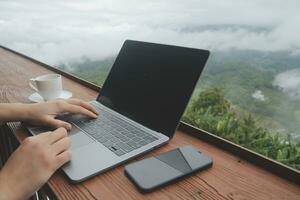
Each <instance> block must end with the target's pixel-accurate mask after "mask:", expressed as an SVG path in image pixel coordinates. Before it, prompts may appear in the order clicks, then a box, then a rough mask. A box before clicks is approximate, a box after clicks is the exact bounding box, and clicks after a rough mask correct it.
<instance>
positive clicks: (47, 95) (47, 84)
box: [29, 74, 63, 101]
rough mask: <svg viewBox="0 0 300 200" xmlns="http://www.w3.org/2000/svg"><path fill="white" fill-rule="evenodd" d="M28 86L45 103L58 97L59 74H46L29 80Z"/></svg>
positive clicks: (60, 83)
mask: <svg viewBox="0 0 300 200" xmlns="http://www.w3.org/2000/svg"><path fill="white" fill-rule="evenodd" d="M29 86H30V87H31V88H32V89H34V90H35V91H36V92H37V93H38V94H39V95H41V97H43V99H44V100H45V101H48V100H52V99H57V98H59V97H60V95H61V93H62V91H63V89H62V79H61V75H59V74H46V75H42V76H38V77H36V78H32V79H30V80H29Z"/></svg>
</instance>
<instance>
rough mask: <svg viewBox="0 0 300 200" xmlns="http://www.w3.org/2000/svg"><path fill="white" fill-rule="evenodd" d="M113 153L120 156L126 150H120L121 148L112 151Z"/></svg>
mask: <svg viewBox="0 0 300 200" xmlns="http://www.w3.org/2000/svg"><path fill="white" fill-rule="evenodd" d="M114 153H115V154H117V155H118V156H122V155H124V154H125V153H126V152H124V151H122V150H121V149H119V150H117V151H114Z"/></svg>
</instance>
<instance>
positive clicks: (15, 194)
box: [0, 99, 97, 200]
mask: <svg viewBox="0 0 300 200" xmlns="http://www.w3.org/2000/svg"><path fill="white" fill-rule="evenodd" d="M64 112H70V113H80V114H83V115H87V116H90V117H92V118H95V117H97V112H96V110H95V108H93V107H92V106H91V105H90V104H88V103H87V102H84V101H82V100H79V99H69V100H56V101H50V102H46V103H35V104H18V103H16V104H0V121H5V122H8V121H27V122H31V123H34V124H45V125H50V126H53V127H56V128H58V127H64V128H58V129H56V130H55V131H53V132H46V133H41V134H39V135H37V136H31V137H28V138H26V139H25V140H24V141H23V142H22V144H21V145H20V146H19V147H18V149H17V150H16V151H15V152H14V153H13V154H12V155H11V156H10V158H9V159H8V161H7V162H6V163H5V165H4V167H3V168H2V169H1V171H0V200H4V199H5V200H6V199H10V200H19V199H26V198H28V197H30V196H31V195H32V194H33V193H34V192H35V191H37V190H38V189H39V188H40V187H41V186H42V185H43V184H44V183H45V182H46V181H47V180H48V179H49V178H50V177H51V175H52V174H53V173H54V172H55V171H56V170H57V169H58V168H59V167H61V166H62V165H63V164H65V163H66V162H68V161H69V160H70V159H71V152H70V150H69V147H70V138H69V137H67V131H66V129H70V128H71V124H69V123H67V122H64V121H61V120H58V119H55V116H57V114H59V113H64ZM65 128H66V129H65Z"/></svg>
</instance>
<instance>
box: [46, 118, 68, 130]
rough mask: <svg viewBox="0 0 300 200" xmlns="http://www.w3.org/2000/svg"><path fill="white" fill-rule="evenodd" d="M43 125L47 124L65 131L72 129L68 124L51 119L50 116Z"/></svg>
mask: <svg viewBox="0 0 300 200" xmlns="http://www.w3.org/2000/svg"><path fill="white" fill-rule="evenodd" d="M45 123H46V124H48V125H49V126H52V127H54V128H60V127H63V128H65V129H67V130H71V129H72V125H71V124H70V123H68V122H65V121H62V120H59V119H55V118H52V117H50V116H49V117H47V118H46V119H45Z"/></svg>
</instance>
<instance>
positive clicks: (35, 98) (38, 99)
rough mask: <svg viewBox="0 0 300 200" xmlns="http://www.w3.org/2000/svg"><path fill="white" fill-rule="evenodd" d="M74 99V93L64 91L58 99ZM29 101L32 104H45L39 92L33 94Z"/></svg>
mask: <svg viewBox="0 0 300 200" xmlns="http://www.w3.org/2000/svg"><path fill="white" fill-rule="evenodd" d="M71 97H72V92H69V91H67V90H63V91H62V93H61V94H60V96H59V97H58V99H69V98H71ZM28 99H29V100H30V101H32V102H36V103H40V102H45V100H44V99H43V97H41V95H39V94H38V93H37V92H35V93H33V94H31V95H30V96H29V97H28Z"/></svg>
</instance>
